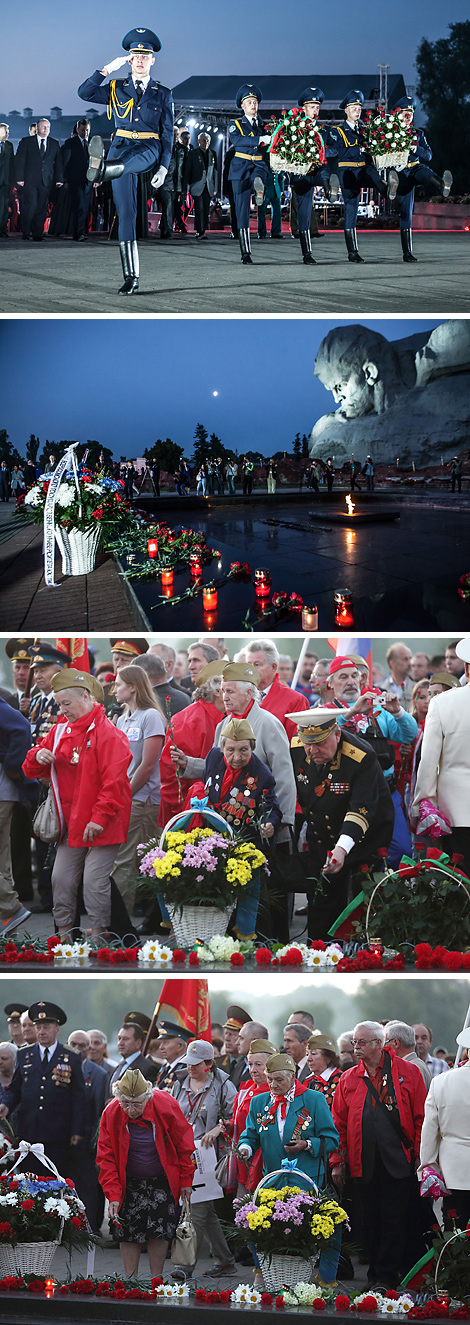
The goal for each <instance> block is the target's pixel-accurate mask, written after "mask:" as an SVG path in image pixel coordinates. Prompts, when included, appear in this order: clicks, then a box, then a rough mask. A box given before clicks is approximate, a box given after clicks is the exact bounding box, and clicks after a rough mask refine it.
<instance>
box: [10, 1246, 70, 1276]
mask: <svg viewBox="0 0 470 1325" xmlns="http://www.w3.org/2000/svg"><path fill="white" fill-rule="evenodd" d="M59 1246H60V1243H59V1242H17V1244H16V1247H7V1246H5V1244H4V1243H2V1244H1V1245H0V1275H1V1276H2V1277H3V1276H5V1275H7V1274H14V1275H15V1276H16V1277H17V1278H22V1277H23V1275H24V1274H35V1275H37V1277H38V1279H42V1278H43V1277H44V1276H45V1275H46V1274H48V1273H49V1270H50V1268H51V1264H52V1259H53V1257H54V1256H55V1253H56V1251H57V1248H58V1247H59Z"/></svg>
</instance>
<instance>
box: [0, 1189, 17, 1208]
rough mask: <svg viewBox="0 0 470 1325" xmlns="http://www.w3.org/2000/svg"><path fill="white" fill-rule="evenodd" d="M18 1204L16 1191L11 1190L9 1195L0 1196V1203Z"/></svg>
mask: <svg viewBox="0 0 470 1325" xmlns="http://www.w3.org/2000/svg"><path fill="white" fill-rule="evenodd" d="M16 1204H17V1200H16V1194H15V1192H10V1193H9V1195H8V1196H0V1205H16Z"/></svg>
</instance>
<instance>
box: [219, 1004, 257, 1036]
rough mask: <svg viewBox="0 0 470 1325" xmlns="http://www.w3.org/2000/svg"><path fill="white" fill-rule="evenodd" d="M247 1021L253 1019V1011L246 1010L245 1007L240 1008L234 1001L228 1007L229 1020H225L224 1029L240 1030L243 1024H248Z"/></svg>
mask: <svg viewBox="0 0 470 1325" xmlns="http://www.w3.org/2000/svg"><path fill="white" fill-rule="evenodd" d="M247 1021H252V1017H251V1013H250V1012H245V1009H244V1008H238V1007H237V1005H236V1003H232V1004H231V1006H230V1007H229V1008H227V1020H226V1021H224V1030H231V1031H240V1030H241V1028H242V1026H246V1023H247Z"/></svg>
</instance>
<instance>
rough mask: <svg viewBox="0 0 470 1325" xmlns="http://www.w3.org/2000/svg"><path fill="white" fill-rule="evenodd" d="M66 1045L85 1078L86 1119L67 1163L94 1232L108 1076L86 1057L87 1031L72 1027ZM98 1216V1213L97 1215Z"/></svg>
mask: <svg viewBox="0 0 470 1325" xmlns="http://www.w3.org/2000/svg"><path fill="white" fill-rule="evenodd" d="M67 1045H68V1047H69V1049H72V1051H73V1053H75V1054H77V1057H79V1058H81V1061H82V1072H83V1080H84V1082H85V1123H84V1129H83V1136H82V1138H81V1140H80V1141H79V1143H78V1145H77V1146H75V1148H74V1150H73V1155H72V1163H71V1166H70V1169H71V1172H70V1176H71V1177H72V1178H73V1180H74V1183H75V1186H76V1188H77V1192H78V1195H79V1197H80V1200H81V1201H83V1204H84V1206H85V1209H86V1213H87V1219H88V1222H89V1224H90V1225H91V1228H92V1230H93V1232H94V1233H97V1232H98V1230H99V1227H100V1224H101V1219H102V1211H101V1200H100V1188H99V1183H98V1170H97V1167H96V1161H95V1148H96V1135H97V1132H98V1127H99V1124H100V1119H101V1114H102V1112H103V1109H104V1107H105V1104H106V1093H107V1084H108V1078H107V1075H106V1072H105V1071H104V1068H102V1067H99V1066H98V1063H94V1062H93V1061H92V1059H90V1058H89V1057H88V1054H89V1049H90V1037H89V1035H88V1033H87V1031H80V1030H78V1031H71V1032H70V1035H69V1037H68V1040H67ZM99 1216H101V1217H99Z"/></svg>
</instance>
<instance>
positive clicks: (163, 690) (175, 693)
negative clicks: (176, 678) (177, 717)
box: [135, 646, 191, 717]
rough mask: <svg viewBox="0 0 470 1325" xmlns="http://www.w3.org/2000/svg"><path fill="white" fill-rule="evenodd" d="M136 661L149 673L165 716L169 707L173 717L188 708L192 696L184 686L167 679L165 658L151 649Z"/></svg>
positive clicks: (151, 683)
mask: <svg viewBox="0 0 470 1325" xmlns="http://www.w3.org/2000/svg"><path fill="white" fill-rule="evenodd" d="M163 647H165V646H163ZM135 662H136V664H137V666H138V667H141V668H142V671H143V672H146V673H147V676H148V678H149V681H150V685H151V687H152V690H153V692H154V695H155V698H156V699H157V700H158V703H159V705H160V708H161V710H162V713H163V712H164V713H165V717H167V716H168V707H169V709H170V713H171V716H172V717H173V715H174V714H175V713H180V712H181V710H182V709H186V708H188V705H189V704H190V703H191V700H190V697H189V695H188V693H187V691H186V690H183V687H182V686H180V685H178V684H177V683H176V682H173V681H168V680H167V668H166V666H165V662H164V659H163V658H160V657H159V655H158V654H157V653H154V652H153V650H151V649H149V651H148V653H145V654H143V655H142V656H141V657H139V658H136V659H135Z"/></svg>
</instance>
